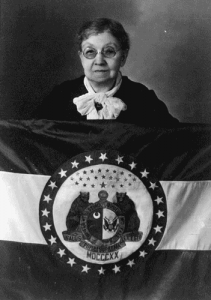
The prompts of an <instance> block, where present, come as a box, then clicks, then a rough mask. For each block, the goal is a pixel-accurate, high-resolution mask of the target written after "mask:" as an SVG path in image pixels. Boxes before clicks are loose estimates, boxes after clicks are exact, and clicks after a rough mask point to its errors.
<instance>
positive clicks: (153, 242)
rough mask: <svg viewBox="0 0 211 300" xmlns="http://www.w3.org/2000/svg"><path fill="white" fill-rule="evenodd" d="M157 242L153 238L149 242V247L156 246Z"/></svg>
mask: <svg viewBox="0 0 211 300" xmlns="http://www.w3.org/2000/svg"><path fill="white" fill-rule="evenodd" d="M155 242H156V241H155V240H154V239H153V238H151V239H150V240H149V245H153V246H155Z"/></svg>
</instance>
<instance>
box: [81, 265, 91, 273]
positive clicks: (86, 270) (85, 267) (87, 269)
mask: <svg viewBox="0 0 211 300" xmlns="http://www.w3.org/2000/svg"><path fill="white" fill-rule="evenodd" d="M82 268H83V270H82V271H81V273H83V272H86V273H88V271H89V270H90V268H89V267H88V266H87V265H85V266H82Z"/></svg>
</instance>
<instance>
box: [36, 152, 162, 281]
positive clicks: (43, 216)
mask: <svg viewBox="0 0 211 300" xmlns="http://www.w3.org/2000/svg"><path fill="white" fill-rule="evenodd" d="M104 164H105V165H106V166H104ZM109 165H111V166H112V168H110V167H109ZM88 167H89V168H88ZM118 168H119V169H118ZM120 168H121V169H120ZM124 169H125V170H126V171H124ZM117 170H120V171H118V172H117ZM73 175H74V176H76V177H77V180H76V179H75V177H74V176H73ZM151 175H153V174H151V173H150V170H148V169H147V168H146V167H143V166H142V164H140V163H139V162H138V161H136V160H133V159H132V158H129V157H127V156H125V155H122V154H120V153H119V152H117V151H114V150H112V151H111V152H109V151H105V150H104V151H102V150H101V151H100V150H99V151H98V150H97V151H95V152H89V153H82V154H80V155H77V156H75V157H73V158H72V159H70V160H69V161H67V162H66V163H64V164H63V165H62V166H61V168H60V169H59V170H58V171H57V172H55V173H54V174H53V176H51V178H50V179H49V181H48V182H47V184H46V186H45V188H44V190H43V193H42V196H41V199H40V227H41V231H42V233H43V236H44V238H45V240H46V242H47V243H48V245H49V246H50V247H51V249H52V251H53V253H54V255H55V256H56V257H57V258H58V259H59V260H61V261H62V262H63V263H64V264H65V265H66V266H67V267H69V268H79V269H80V272H81V273H83V274H84V275H87V274H90V272H97V274H98V275H99V276H103V275H105V274H106V273H107V272H112V273H113V274H118V273H121V272H123V271H124V269H126V268H127V269H128V268H129V269H132V268H133V267H134V266H135V265H137V264H140V263H143V262H144V261H145V260H146V259H147V258H148V257H150V255H151V254H152V253H153V251H154V250H155V249H156V248H157V246H158V245H159V243H160V241H161V239H162V237H163V234H164V231H165V227H166V222H167V205H166V198H165V194H164V191H163V189H162V186H161V184H160V183H159V182H158V181H156V180H155V179H154V178H153V176H151ZM68 178H69V179H70V180H71V182H73V183H74V184H75V186H79V185H81V186H84V187H87V188H88V189H94V188H96V183H95V181H96V182H98V186H99V187H100V188H102V189H106V187H107V185H108V184H109V182H110V183H111V184H110V187H111V188H116V186H117V185H118V187H119V188H126V189H127V188H129V187H132V186H133V185H134V184H136V182H137V181H138V179H140V180H141V181H142V183H143V184H144V185H145V187H146V189H147V191H148V193H149V194H150V196H151V200H152V204H153V219H152V226H151V229H150V231H149V233H148V235H147V237H146V239H145V240H144V241H143V242H142V244H141V246H140V248H139V249H138V250H136V251H135V252H134V253H132V254H130V255H129V256H128V257H126V258H124V259H122V260H121V259H120V260H119V261H115V262H114V263H110V262H109V263H108V265H106V264H103V265H101V264H95V263H90V262H89V261H85V260H82V259H80V258H78V257H76V256H75V255H74V254H73V253H71V251H69V249H67V248H66V246H65V245H64V244H63V243H62V241H61V240H60V238H59V236H58V235H57V231H56V229H55V227H54V222H53V205H54V200H55V198H56V194H57V192H58V191H59V189H60V188H61V186H62V184H63V183H64V182H65V180H67V179H68ZM92 178H93V179H92ZM94 180H95V181H94Z"/></svg>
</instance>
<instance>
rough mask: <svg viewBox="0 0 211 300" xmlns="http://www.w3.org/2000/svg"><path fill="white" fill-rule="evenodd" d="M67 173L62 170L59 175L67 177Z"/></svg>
mask: <svg viewBox="0 0 211 300" xmlns="http://www.w3.org/2000/svg"><path fill="white" fill-rule="evenodd" d="M66 173H67V171H64V170H63V169H61V171H60V172H59V175H60V176H61V178H62V177H67V175H66Z"/></svg>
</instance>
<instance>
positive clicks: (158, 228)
mask: <svg viewBox="0 0 211 300" xmlns="http://www.w3.org/2000/svg"><path fill="white" fill-rule="evenodd" d="M161 228H163V227H162V226H158V225H157V226H156V227H154V229H155V232H156V233H158V232H161Z"/></svg>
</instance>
